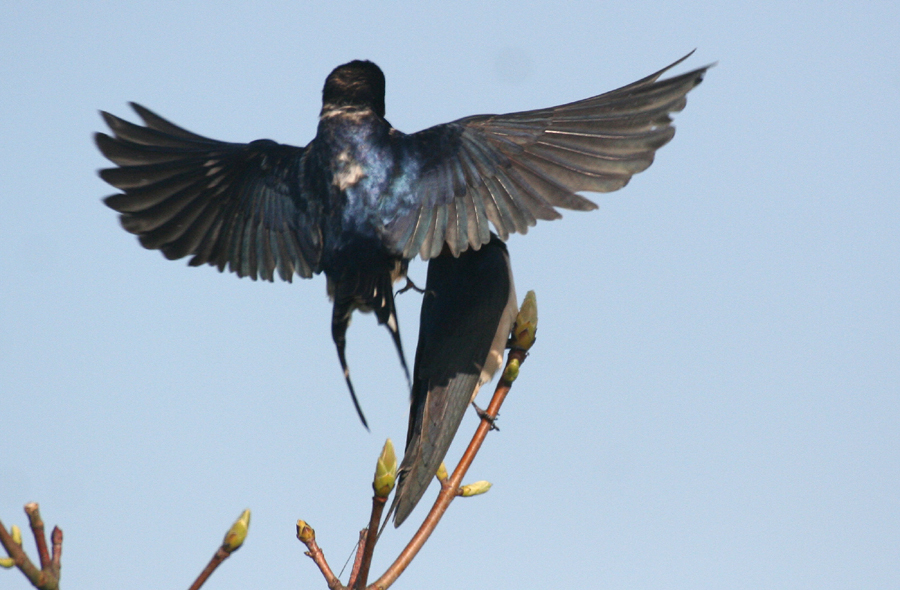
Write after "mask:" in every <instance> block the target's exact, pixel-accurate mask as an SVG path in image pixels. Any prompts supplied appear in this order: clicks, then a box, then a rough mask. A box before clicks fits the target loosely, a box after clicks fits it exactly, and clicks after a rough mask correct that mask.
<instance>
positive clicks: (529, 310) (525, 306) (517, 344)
mask: <svg viewBox="0 0 900 590" xmlns="http://www.w3.org/2000/svg"><path fill="white" fill-rule="evenodd" d="M537 321H538V316H537V297H536V296H535V294H534V291H529V292H528V293H527V294H526V295H525V300H524V301H523V302H522V307H521V308H520V309H519V315H517V316H516V323H515V325H514V326H513V331H512V347H513V348H518V349H519V350H528V349H529V348H531V346H532V345H533V344H534V339H535V335H536V334H537Z"/></svg>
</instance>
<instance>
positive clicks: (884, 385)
mask: <svg viewBox="0 0 900 590" xmlns="http://www.w3.org/2000/svg"><path fill="white" fill-rule="evenodd" d="M842 4H845V5H842ZM842 4H839V3H830V4H825V3H814V2H796V3H784V2H778V3H776V2H767V1H757V2H752V3H748V2H734V3H711V2H681V3H677V4H673V3H667V4H662V3H649V2H640V1H638V2H627V3H615V4H613V3H598V2H567V3H563V4H561V3H559V2H531V3H528V4H527V5H521V4H518V3H484V2H477V3H458V4H454V5H448V4H446V3H429V2H417V3H400V2H392V3H383V4H380V5H379V4H375V3H335V2H329V3H300V2H283V3H282V2H255V3H246V4H238V3H222V2H218V3H211V2H133V3H127V4H126V3H114V2H78V3H64V2H31V3H27V4H26V3H16V5H10V6H5V7H4V11H3V12H4V18H3V19H2V22H0V55H2V56H3V57H2V59H0V80H2V85H0V109H2V113H3V116H2V117H0V137H2V138H3V147H2V148H0V149H2V151H3V157H2V158H0V178H2V179H3V191H2V211H3V213H2V215H0V276H2V277H3V278H2V282H0V326H2V329H0V441H2V442H0V457H2V458H3V469H2V471H0V518H2V520H3V522H4V523H5V524H7V525H10V524H13V523H17V524H19V525H20V526H22V525H24V524H25V518H24V515H23V514H22V512H21V508H22V505H23V504H25V503H26V502H28V501H32V500H36V501H39V502H40V503H41V506H42V511H43V515H44V518H45V520H46V521H47V524H48V525H50V526H52V524H59V525H60V526H61V527H62V528H63V530H64V531H65V534H66V540H65V545H64V554H63V564H64V567H63V576H64V577H63V583H64V585H65V587H68V588H87V587H112V586H121V585H122V580H123V579H125V580H127V583H126V584H125V585H127V586H129V587H136V588H141V587H148V588H149V587H153V588H183V587H187V585H188V584H189V583H190V582H191V581H192V580H193V578H194V576H196V574H197V573H198V572H199V571H200V569H201V568H202V567H203V565H204V564H205V563H206V561H207V560H208V558H209V557H210V556H211V555H212V553H213V551H214V550H215V548H216V546H217V544H218V543H219V542H221V537H222V535H223V534H224V532H225V530H226V529H227V528H228V526H229V525H230V523H231V522H232V521H233V520H234V519H235V518H236V517H237V516H238V515H239V514H240V512H241V510H243V509H244V508H247V507H249V508H251V509H252V510H253V520H252V524H251V529H250V535H249V537H248V541H247V543H246V545H245V547H244V548H242V549H241V550H240V552H238V553H237V554H236V555H235V556H234V557H233V558H232V559H231V560H230V561H229V562H227V563H226V564H224V565H223V567H222V568H221V569H220V570H219V571H218V572H217V573H216V574H214V576H213V577H212V579H211V580H210V581H209V582H208V584H207V587H208V588H210V589H214V588H221V589H228V588H246V587H251V586H256V587H258V586H271V587H297V588H315V587H324V583H323V581H322V579H321V577H320V575H319V573H318V571H317V569H316V568H315V566H314V565H313V564H312V562H311V561H309V560H308V559H307V558H306V557H304V556H303V553H302V550H303V546H302V545H301V544H300V543H299V542H298V541H297V540H296V539H295V538H294V536H293V535H294V531H293V525H294V522H295V521H296V519H298V518H303V519H305V520H307V521H309V522H310V523H311V524H312V525H313V526H314V527H315V528H316V530H317V531H318V536H319V540H320V544H321V545H322V547H323V549H324V550H325V552H326V555H327V556H328V557H329V560H330V561H331V563H332V565H333V566H335V567H337V568H340V564H341V563H343V561H344V559H346V558H347V556H349V555H350V553H351V552H352V550H353V544H354V543H355V541H356V536H357V531H358V530H359V529H360V528H362V527H363V526H364V525H365V523H366V520H367V514H368V505H369V498H370V495H371V488H370V478H371V473H372V471H373V469H374V464H375V459H376V457H377V454H378V452H379V450H380V448H381V445H382V444H383V442H384V439H385V438H387V437H391V438H393V439H394V441H395V442H396V443H398V445H402V441H403V439H404V437H405V432H406V419H407V415H406V412H407V404H408V401H407V393H406V391H405V381H404V378H403V375H402V372H401V371H400V369H399V367H398V366H397V362H396V358H395V356H394V350H393V347H392V346H391V344H390V339H389V337H388V335H387V333H386V331H385V330H384V329H383V328H379V327H378V326H376V324H375V320H374V318H372V317H371V316H358V317H356V319H355V321H354V323H353V326H352V327H351V329H350V333H349V336H348V338H349V348H348V356H349V362H350V365H351V368H352V370H353V373H354V380H355V383H356V385H357V391H358V393H359V396H360V400H361V403H362V405H363V408H364V410H365V411H366V414H367V417H368V419H369V423H370V425H371V427H372V431H371V433H369V432H366V431H365V430H364V429H363V428H362V427H361V426H360V424H359V422H358V420H357V417H356V415H355V412H354V411H353V408H352V405H351V403H350V400H349V396H348V395H347V392H346V389H345V386H344V383H343V378H342V375H341V373H340V370H339V368H338V363H337V359H336V355H335V353H334V349H333V345H332V343H331V339H330V333H329V317H330V315H329V314H330V305H329V303H328V301H327V299H326V296H325V284H324V280H323V279H322V278H321V277H317V278H315V279H313V280H311V281H301V280H299V279H298V280H295V281H294V283H293V284H286V283H275V284H270V283H263V282H255V283H254V282H252V281H249V280H239V279H237V278H236V277H235V276H234V275H231V274H220V273H218V272H216V271H215V270H214V269H212V268H207V267H205V268H188V267H186V265H185V263H184V262H183V261H177V262H170V261H167V260H165V259H164V258H163V257H162V256H161V255H160V254H159V253H158V252H151V251H147V250H144V249H142V248H140V247H139V245H138V244H137V241H136V240H135V238H134V237H133V236H131V235H129V234H127V233H126V232H124V231H123V230H122V229H121V228H120V227H119V225H118V221H117V219H116V216H115V214H114V213H113V212H112V211H111V210H108V209H107V208H106V207H104V206H103V205H102V203H101V202H100V199H101V198H102V197H103V196H105V195H107V194H110V193H111V192H112V191H111V189H110V187H108V186H106V185H105V184H104V183H103V182H102V181H100V179H99V178H98V177H97V176H96V173H95V171H96V170H97V169H98V168H101V167H104V166H105V164H106V163H105V160H104V159H103V158H102V156H101V155H100V154H99V153H98V152H97V150H96V149H95V148H94V146H93V143H92V141H91V134H92V133H93V132H95V131H99V130H102V129H103V125H102V122H101V120H100V118H99V116H98V115H97V111H98V109H103V110H108V111H111V112H113V113H115V114H118V115H120V116H125V117H128V118H131V119H132V120H134V117H132V115H131V114H130V112H129V109H128V107H127V101H137V102H140V103H142V104H144V105H146V106H148V107H149V108H151V109H154V110H155V111H157V112H159V113H160V114H162V115H163V116H165V117H167V118H169V119H171V120H173V121H174V122H176V123H178V124H180V125H182V126H184V127H186V128H188V129H190V130H192V131H195V132H197V133H201V134H204V135H208V136H211V137H215V138H218V139H222V140H228V141H251V140H254V139H257V138H264V137H265V138H270V139H274V140H277V141H280V142H284V143H291V144H294V145H305V144H306V143H307V142H308V141H309V140H310V139H312V137H313V135H314V133H315V126H316V116H317V114H318V109H319V106H320V104H319V101H320V91H321V85H322V82H323V81H324V78H325V76H326V75H327V74H328V72H329V71H331V69H332V68H333V67H334V66H336V65H339V64H341V63H344V62H346V61H349V60H351V59H355V58H367V59H371V60H373V61H375V62H376V63H378V64H379V65H380V66H381V67H382V69H383V70H384V72H385V74H386V77H387V117H388V120H390V121H391V123H392V124H393V125H394V126H395V127H397V128H398V129H401V130H403V131H407V132H412V131H416V130H419V129H422V128H425V127H428V126H431V125H433V124H436V123H441V122H444V121H449V120H452V119H456V118H459V117H462V116H466V115H471V114H479V113H490V112H501V113H502V112H509V111H516V110H523V109H531V108H539V107H545V106H550V105H554V104H559V103H563V102H568V101H572V100H576V99H580V98H585V97H587V96H591V95H594V94H598V93H600V92H604V91H607V90H610V89H613V88H616V87H618V86H621V85H623V84H626V83H629V82H632V81H633V80H635V79H637V78H639V77H642V76H644V75H646V74H649V73H650V72H653V71H655V70H656V69H658V68H660V67H662V66H664V65H666V64H668V63H670V62H672V61H674V60H675V59H677V58H678V57H681V56H682V55H684V54H685V53H687V52H688V51H690V50H691V49H693V48H695V47H696V48H697V52H696V54H695V55H694V56H693V57H692V58H691V59H690V60H689V61H688V62H687V63H686V64H684V65H683V66H682V67H681V68H680V69H679V70H678V71H686V70H687V69H689V68H692V67H696V66H700V65H704V64H707V63H709V62H713V61H718V62H719V64H718V65H717V66H716V67H715V68H714V69H713V70H711V72H710V73H709V75H708V76H707V79H706V81H705V82H704V83H703V84H702V85H701V86H700V87H698V88H697V89H696V90H695V91H693V92H692V93H691V94H690V96H689V99H688V106H687V109H686V110H685V111H684V112H683V113H680V114H678V115H677V116H676V127H677V129H678V132H677V134H676V136H675V139H674V140H673V141H672V143H671V144H669V145H668V146H666V147H665V148H663V149H662V150H661V151H660V152H659V153H658V155H657V159H656V162H655V163H654V164H653V166H652V167H651V168H650V169H649V170H647V171H646V172H644V173H642V174H640V175H639V176H637V177H635V178H634V179H633V180H632V182H631V183H630V184H629V185H628V186H627V187H625V188H624V189H623V190H620V191H618V192H615V193H610V194H606V195H593V197H592V198H593V199H594V200H595V201H596V202H597V203H598V204H599V205H600V210H599V211H594V212H591V213H576V212H568V213H566V212H564V219H562V220H560V221H555V222H552V223H550V222H544V223H542V224H540V225H538V226H536V227H534V228H532V230H531V231H529V233H528V235H527V236H513V237H512V238H511V239H510V241H509V248H510V253H511V257H512V262H513V268H514V272H515V275H516V283H517V288H518V290H519V292H520V294H524V293H525V291H526V290H528V289H535V290H536V291H537V295H538V303H539V308H540V328H539V333H538V342H537V344H536V346H535V348H534V350H533V354H532V356H531V358H530V360H529V361H528V363H527V364H526V365H525V366H524V367H523V371H522V374H521V377H520V379H519V381H518V382H517V384H516V386H515V388H514V389H513V392H512V395H511V397H510V399H509V400H508V402H507V404H506V405H505V406H504V409H503V412H502V417H501V421H500V427H501V431H500V432H499V433H493V434H491V436H490V437H489V439H488V441H487V443H486V445H485V447H484V449H483V451H482V453H481V455H480V456H479V457H478V459H477V460H476V462H475V465H474V466H473V468H472V470H471V472H470V476H469V477H468V478H467V479H468V480H470V481H471V480H476V479H487V480H490V481H492V482H493V483H494V488H493V489H492V490H491V491H490V493H488V494H487V495H485V496H480V497H477V498H473V499H468V500H464V501H459V502H456V503H454V505H453V506H452V507H451V509H450V511H449V513H448V515H447V517H446V518H445V520H444V522H443V523H442V524H441V526H440V527H439V529H438V531H437V532H436V534H435V535H434V536H433V537H432V540H431V541H430V542H429V543H428V545H426V547H425V549H424V550H423V552H422V554H421V555H420V557H419V558H418V559H417V560H416V561H415V562H414V563H413V565H412V566H411V568H410V570H409V571H408V572H407V573H406V574H405V575H404V577H402V578H401V579H400V580H399V582H398V584H397V586H396V587H397V588H423V587H425V588H431V589H436V590H440V589H443V588H458V587H460V586H467V585H477V586H490V587H494V588H498V589H506V588H522V587H546V586H553V587H566V586H572V585H576V584H579V585H590V586H592V587H603V588H653V589H659V588H692V589H697V588H715V589H723V588H728V589H730V588H767V589H776V588H786V589H787V588H790V589H792V590H796V589H802V588H815V589H819V590H820V589H829V588H863V587H865V588H896V587H898V585H900V554H898V552H897V547H898V546H900V451H898V449H900V428H898V424H900V369H898V367H900V298H898V293H900V237H898V230H897V228H898V221H900V204H898V198H897V197H898V188H897V181H896V166H897V163H898V157H897V155H898V154H897V148H896V141H897V137H898V136H900V125H898V122H897V121H898V119H897V116H896V108H897V105H898V103H900V100H898V99H900V66H898V63H900V44H898V43H897V40H896V32H897V30H898V25H900V16H898V9H897V6H896V4H895V3H888V2H872V3H863V4H859V5H858V7H855V8H854V7H851V5H850V4H848V3H842ZM424 273H425V265H424V264H422V263H421V262H417V263H414V264H413V265H412V270H411V275H412V276H413V277H414V278H419V279H420V280H422V281H424ZM419 301H420V299H419V296H418V295H415V294H412V293H409V294H406V295H404V296H402V297H401V298H400V303H399V313H400V324H401V330H402V332H403V336H404V342H405V343H406V348H407V351H408V354H410V357H411V355H412V351H413V350H414V344H415V339H416V334H417V329H418V325H417V321H418V307H419ZM410 360H411V359H410ZM485 399H486V397H485ZM475 425H476V420H475V418H474V416H468V417H467V419H466V420H465V421H464V422H463V426H462V428H461V431H460V432H461V434H460V437H461V438H462V437H465V436H466V434H467V433H471V432H472V431H473V430H474V428H475ZM457 443H458V444H456V445H455V446H454V447H453V449H452V450H451V455H453V456H458V455H459V453H460V452H461V448H462V445H461V444H459V441H457ZM431 496H433V493H432V494H430V495H429V496H428V497H431ZM424 513H425V509H424V508H422V507H420V508H419V509H418V510H417V511H416V512H415V513H414V514H413V516H412V518H411V519H410V523H409V524H407V525H404V527H402V528H401V529H399V531H394V530H390V531H388V532H387V533H386V534H385V535H384V536H383V537H382V543H381V544H380V545H379V549H378V551H377V554H376V559H375V564H374V566H373V570H376V573H377V572H380V571H381V570H383V569H384V567H385V566H386V565H387V563H388V557H390V556H391V555H393V554H396V552H397V551H399V549H400V547H402V545H403V543H404V542H405V540H406V539H407V538H408V537H409V536H410V535H411V534H412V533H413V528H414V526H415V524H416V523H414V522H413V521H415V520H417V519H418V520H420V519H421V517H422V516H424ZM31 546H32V545H31V544H30V541H29V544H28V547H29V548H30V547H31ZM32 554H33V552H32ZM345 579H346V578H345ZM0 580H3V582H0V585H2V586H3V587H4V588H7V587H9V588H26V587H28V586H27V583H26V581H25V580H24V578H22V577H21V576H20V575H19V574H18V573H16V572H5V571H0Z"/></svg>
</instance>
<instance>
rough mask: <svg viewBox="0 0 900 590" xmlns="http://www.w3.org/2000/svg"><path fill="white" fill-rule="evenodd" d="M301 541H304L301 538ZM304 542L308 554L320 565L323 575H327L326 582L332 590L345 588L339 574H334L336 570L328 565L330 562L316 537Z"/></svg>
mask: <svg viewBox="0 0 900 590" xmlns="http://www.w3.org/2000/svg"><path fill="white" fill-rule="evenodd" d="M301 541H303V540H302V539H301ZM303 544H304V545H306V549H307V551H306V555H307V557H309V558H310V559H312V560H313V562H314V563H315V564H316V565H317V566H319V571H321V572H322V575H323V576H325V582H327V583H328V587H329V588H331V590H338V589H340V588H344V586H343V585H342V584H341V581H340V580H339V579H338V577H337V576H335V575H334V572H333V571H331V567H330V566H329V565H328V562H327V561H326V560H325V554H324V553H322V549H321V548H320V547H319V544H318V543H316V539H315V538H312V539H310V540H309V541H303Z"/></svg>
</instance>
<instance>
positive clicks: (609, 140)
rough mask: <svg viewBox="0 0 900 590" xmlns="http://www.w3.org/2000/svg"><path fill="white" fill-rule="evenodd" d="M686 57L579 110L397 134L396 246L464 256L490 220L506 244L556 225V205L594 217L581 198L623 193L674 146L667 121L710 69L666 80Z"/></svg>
mask: <svg viewBox="0 0 900 590" xmlns="http://www.w3.org/2000/svg"><path fill="white" fill-rule="evenodd" d="M689 55H690V54H688V56H689ZM688 56H685V57H683V58H682V59H680V60H678V61H676V62H675V63H673V64H671V65H669V66H667V67H666V68H663V69H662V70H660V71H658V72H656V73H654V74H651V75H650V76H647V77H646V78H643V79H641V80H638V81H637V82H634V83H632V84H629V85H627V86H624V87H622V88H619V89H618V90H613V91H611V92H607V93H605V94H601V95H599V96H595V97H593V98H588V99H585V100H581V101H578V102H573V103H570V104H565V105H561V106H557V107H551V108H546V109H539V110H535V111H526V112H520V113H510V114H507V115H479V116H475V117H467V118H465V119H460V120H458V121H454V122H452V123H446V124H443V125H437V126H435V127H431V128H429V129H425V130H424V131H420V132H419V133H414V134H412V135H405V134H403V133H400V132H394V134H393V136H392V137H393V141H394V149H395V153H396V154H397V155H398V157H399V162H400V170H401V173H400V174H398V175H397V179H398V180H397V181H396V182H395V183H394V185H393V186H392V189H391V193H392V194H391V196H392V198H391V199H386V200H385V203H386V205H385V207H384V209H383V210H382V212H381V213H382V218H383V219H384V221H385V224H386V230H387V232H386V233H387V237H388V239H389V240H390V241H391V242H392V244H391V245H392V247H393V248H394V249H395V251H398V252H402V253H403V255H404V257H405V258H413V257H415V256H416V255H417V254H418V255H420V256H421V257H422V258H423V259H425V260H428V259H430V258H434V257H436V256H438V255H439V254H440V253H441V250H442V249H443V247H444V244H445V243H446V244H447V246H448V247H449V248H450V251H451V252H452V253H453V255H454V256H457V255H459V253H460V252H462V251H464V250H466V249H468V248H474V249H476V250H477V249H478V248H480V247H481V246H482V245H483V244H486V243H487V242H488V241H489V240H490V227H489V223H488V222H490V224H493V226H494V228H496V232H497V233H498V234H499V235H500V237H502V238H503V239H506V238H507V237H508V235H509V234H510V233H513V232H518V233H525V232H527V231H528V227H529V226H532V225H534V224H535V223H536V220H538V219H557V218H559V217H560V214H559V213H558V212H557V211H556V208H557V207H559V208H563V209H575V210H582V211H584V210H589V209H595V208H596V205H595V204H594V203H592V202H591V201H589V200H588V199H585V198H584V197H582V196H580V195H578V194H576V193H577V192H578V191H591V192H609V191H614V190H617V189H619V188H622V187H623V186H625V184H626V183H628V181H629V180H630V179H631V176H632V175H633V174H636V173H638V172H641V171H642V170H644V169H646V168H647V167H648V166H649V165H650V164H651V162H653V156H654V153H655V152H656V150H657V149H659V148H660V147H662V146H663V145H665V144H666V143H668V141H669V140H670V139H672V136H673V135H674V134H675V129H674V127H672V124H671V123H672V121H671V118H670V117H669V115H670V114H671V113H673V112H676V111H680V110H681V109H683V108H684V106H685V103H686V98H685V97H686V95H687V93H688V92H689V91H690V90H691V89H692V88H694V87H695V86H696V85H697V84H699V83H700V82H701V81H702V79H703V75H704V73H705V72H706V70H707V69H708V67H703V68H699V69H696V70H694V71H692V72H688V73H686V74H681V75H679V76H674V77H672V78H668V79H665V80H659V78H660V76H662V74H663V73H665V72H666V71H667V70H669V69H670V68H672V67H674V66H676V65H677V64H679V63H680V62H681V61H683V60H684V59H686V58H687V57H688Z"/></svg>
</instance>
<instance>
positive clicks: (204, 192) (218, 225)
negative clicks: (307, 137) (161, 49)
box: [95, 103, 322, 281]
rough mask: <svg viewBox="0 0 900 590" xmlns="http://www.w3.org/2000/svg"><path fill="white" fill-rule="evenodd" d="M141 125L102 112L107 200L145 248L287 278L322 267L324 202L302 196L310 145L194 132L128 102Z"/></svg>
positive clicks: (258, 274) (101, 146)
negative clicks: (108, 163) (240, 140)
mask: <svg viewBox="0 0 900 590" xmlns="http://www.w3.org/2000/svg"><path fill="white" fill-rule="evenodd" d="M131 106H132V107H133V108H134V110H135V111H136V112H137V114H138V115H139V116H140V118H141V119H143V121H144V126H141V125H136V124H134V123H129V122H128V121H125V120H123V119H120V118H118V117H115V116H113V115H110V114H109V113H102V115H103V118H104V119H105V121H106V123H107V125H109V128H110V130H111V131H112V135H111V136H110V135H106V134H103V133H97V134H96V135H95V139H96V142H97V147H98V148H99V149H100V151H101V152H102V153H103V155H104V156H106V158H107V159H109V160H110V161H112V162H113V163H114V164H116V166H117V167H116V168H107V169H104V170H101V171H100V177H101V178H103V180H105V181H106V182H108V183H109V184H111V185H112V186H114V187H115V188H117V189H119V190H120V191H122V192H121V193H120V194H115V195H112V196H110V197H107V198H106V199H105V201H104V202H105V203H106V204H107V205H108V206H109V207H111V208H113V209H115V210H116V211H118V212H119V213H121V214H122V215H121V221H122V227H124V228H125V229H126V230H128V231H129V232H131V233H133V234H136V235H137V236H138V238H139V239H140V242H141V244H142V245H143V246H144V247H145V248H151V249H158V250H161V251H162V253H163V254H164V255H165V256H166V258H169V259H176V258H182V257H184V256H189V255H190V256H192V258H191V260H190V262H189V264H190V265H191V266H199V265H201V264H210V265H213V266H217V267H218V268H219V270H220V271H222V270H224V269H225V268H226V267H228V268H229V270H231V271H232V272H235V273H237V275H238V276H240V277H244V276H249V277H251V278H252V279H254V280H255V279H256V278H257V277H259V278H262V279H266V280H269V281H271V280H273V277H274V273H275V271H276V270H277V271H278V275H279V276H280V277H281V278H282V279H284V280H286V281H290V280H291V278H292V276H293V274H294V273H297V274H298V275H300V276H301V277H311V276H312V274H313V273H314V272H319V270H320V268H319V259H320V256H321V250H322V237H321V231H320V223H319V220H320V218H321V212H320V205H319V203H317V202H316V201H315V200H313V199H310V198H309V197H308V196H307V195H305V194H304V193H303V189H302V186H303V185H302V177H303V166H304V158H305V154H306V150H305V148H297V147H293V146H289V145H282V144H279V143H275V142H274V141H270V140H258V141H254V142H252V143H249V144H241V143H226V142H222V141H216V140H214V139H209V138H206V137H203V136H200V135H196V134H194V133H191V132H190V131H187V130H185V129H182V128H181V127H178V126H176V125H174V124H172V123H170V122H169V121H166V120H165V119H163V118H162V117H160V116H159V115H157V114H155V113H153V112H151V111H150V110H148V109H146V108H144V107H142V106H140V105H138V104H134V103H132V104H131Z"/></svg>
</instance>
